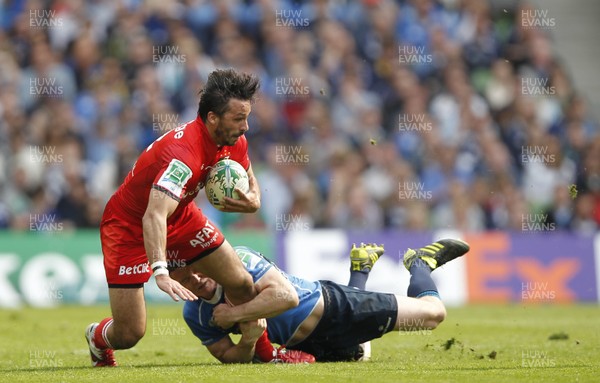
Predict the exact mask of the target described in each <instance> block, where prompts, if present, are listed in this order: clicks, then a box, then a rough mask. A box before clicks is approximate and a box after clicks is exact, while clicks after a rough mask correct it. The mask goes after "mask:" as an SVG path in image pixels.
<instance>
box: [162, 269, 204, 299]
mask: <svg viewBox="0 0 600 383" xmlns="http://www.w3.org/2000/svg"><path fill="white" fill-rule="evenodd" d="M156 285H157V286H158V288H159V289H161V290H162V291H164V292H165V293H167V294H169V296H170V297H171V298H173V300H174V301H176V302H179V298H181V299H183V300H184V301H195V300H198V297H197V296H195V295H194V293H192V292H191V291H190V290H188V289H186V288H185V287H183V286H182V285H181V284H180V283H179V282H177V281H176V280H174V279H171V277H170V276H168V275H157V276H156Z"/></svg>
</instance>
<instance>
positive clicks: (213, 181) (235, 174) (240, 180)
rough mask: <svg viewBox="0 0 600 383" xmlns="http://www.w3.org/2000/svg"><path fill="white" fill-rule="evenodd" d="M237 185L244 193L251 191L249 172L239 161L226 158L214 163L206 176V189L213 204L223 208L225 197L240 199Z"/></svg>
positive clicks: (207, 195)
mask: <svg viewBox="0 0 600 383" xmlns="http://www.w3.org/2000/svg"><path fill="white" fill-rule="evenodd" d="M236 187H237V188H239V189H241V190H242V191H243V192H244V193H248V192H249V191H250V184H249V182H248V173H246V170H245V169H244V168H243V167H242V165H240V164H239V163H238V162H236V161H234V160H230V159H228V158H225V159H222V160H220V161H219V162H217V163H216V164H214V165H213V167H212V169H211V170H210V172H209V173H208V176H207V177H206V183H205V184H204V191H205V192H206V197H207V198H208V201H209V202H210V203H211V205H213V206H214V207H216V208H217V209H222V208H223V198H224V197H230V198H233V199H239V196H238V195H237V192H236V191H235V188H236Z"/></svg>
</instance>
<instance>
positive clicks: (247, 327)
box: [206, 319, 267, 363]
mask: <svg viewBox="0 0 600 383" xmlns="http://www.w3.org/2000/svg"><path fill="white" fill-rule="evenodd" d="M239 327H240V331H241V333H242V337H241V338H240V341H239V342H238V343H237V344H235V343H233V341H232V340H231V338H230V337H229V335H228V336H225V337H223V338H221V339H220V340H218V341H216V342H215V343H213V344H210V345H208V346H206V348H207V349H208V351H209V352H210V353H211V354H212V356H214V357H215V358H217V359H218V360H219V361H220V362H221V363H249V362H251V361H252V359H253V358H254V348H255V346H256V341H257V340H258V338H260V336H261V335H262V334H263V332H265V330H266V328H267V321H266V320H264V319H258V320H255V321H248V322H243V323H240V324H239Z"/></svg>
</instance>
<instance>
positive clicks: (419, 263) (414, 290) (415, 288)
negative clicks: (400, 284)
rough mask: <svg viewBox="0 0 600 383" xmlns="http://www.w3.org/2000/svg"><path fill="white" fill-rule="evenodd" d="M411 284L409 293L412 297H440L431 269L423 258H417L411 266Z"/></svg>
mask: <svg viewBox="0 0 600 383" xmlns="http://www.w3.org/2000/svg"><path fill="white" fill-rule="evenodd" d="M409 271H410V284H409V285H408V291H407V293H406V294H407V295H408V296H409V297H412V298H421V297H424V296H427V295H429V296H434V297H438V298H439V297H440V295H439V294H438V291H437V287H436V286H435V283H434V282H433V279H431V269H430V268H429V266H428V265H427V263H425V261H423V260H422V259H421V258H417V259H415V261H414V262H413V264H412V265H411V266H410V270H409Z"/></svg>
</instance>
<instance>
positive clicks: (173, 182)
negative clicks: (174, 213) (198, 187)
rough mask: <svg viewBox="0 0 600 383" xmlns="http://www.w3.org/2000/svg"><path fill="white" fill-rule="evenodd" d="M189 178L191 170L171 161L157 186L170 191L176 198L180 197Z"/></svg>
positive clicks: (175, 161) (178, 162)
mask: <svg viewBox="0 0 600 383" xmlns="http://www.w3.org/2000/svg"><path fill="white" fill-rule="evenodd" d="M191 177H192V169H190V168H189V167H188V166H187V165H186V164H184V163H183V162H181V161H179V160H176V159H173V160H171V163H169V166H168V167H167V170H165V171H164V173H163V174H162V176H161V177H160V180H159V181H158V184H157V185H158V186H160V187H162V188H164V189H166V190H168V191H170V192H171V193H173V194H174V195H176V196H177V197H181V193H182V191H183V188H184V187H185V184H186V183H187V182H188V180H189V179H190V178H191Z"/></svg>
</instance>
